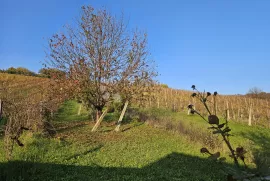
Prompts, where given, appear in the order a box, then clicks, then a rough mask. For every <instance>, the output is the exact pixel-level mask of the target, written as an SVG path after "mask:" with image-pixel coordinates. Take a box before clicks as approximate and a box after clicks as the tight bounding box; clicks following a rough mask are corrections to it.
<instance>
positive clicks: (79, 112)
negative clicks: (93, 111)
mask: <svg viewBox="0 0 270 181" xmlns="http://www.w3.org/2000/svg"><path fill="white" fill-rule="evenodd" d="M81 111H82V104H80V107H79V110H78V113H77V115H78V116H80V115H81Z"/></svg>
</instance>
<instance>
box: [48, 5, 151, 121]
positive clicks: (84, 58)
mask: <svg viewBox="0 0 270 181" xmlns="http://www.w3.org/2000/svg"><path fill="white" fill-rule="evenodd" d="M47 55H48V56H47V59H46V64H47V66H49V67H50V68H56V69H58V70H61V71H62V72H65V74H66V76H65V77H66V78H68V79H70V80H74V82H75V83H76V85H75V84H74V86H76V88H77V90H76V91H77V97H79V99H80V100H81V101H82V102H83V103H84V104H85V105H86V106H87V107H88V109H94V110H95V111H96V113H97V114H96V120H98V119H99V117H100V115H101V114H102V110H103V108H104V107H105V106H106V105H107V104H108V103H110V101H111V99H112V97H113V95H114V94H116V93H121V92H123V93H124V94H126V93H129V94H131V93H132V95H133V94H135V93H136V91H133V88H134V87H135V86H137V87H136V88H135V90H138V88H139V87H141V85H144V86H149V85H146V83H148V82H151V81H152V78H153V76H155V75H156V73H155V71H154V66H153V65H154V64H153V61H152V60H151V59H149V53H148V50H147V36H146V34H145V33H140V32H139V31H135V32H133V33H131V32H129V31H128V30H127V26H126V24H125V23H124V19H123V15H122V16H121V17H119V18H117V17H115V16H112V15H111V14H110V13H109V12H108V11H107V10H94V8H92V7H91V6H83V7H82V13H81V16H80V18H79V19H78V20H77V25H76V26H74V27H71V26H66V29H65V32H64V33H59V34H55V35H53V36H52V38H51V39H49V49H48V51H47ZM138 85H140V86H138ZM127 89H128V91H127ZM137 92H138V91H137ZM139 92H140V91H139Z"/></svg>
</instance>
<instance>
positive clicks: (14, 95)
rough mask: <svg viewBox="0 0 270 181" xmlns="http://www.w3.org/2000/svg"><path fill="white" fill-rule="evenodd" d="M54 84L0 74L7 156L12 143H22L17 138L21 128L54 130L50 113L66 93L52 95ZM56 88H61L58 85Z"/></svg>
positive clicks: (44, 79) (24, 129)
mask: <svg viewBox="0 0 270 181" xmlns="http://www.w3.org/2000/svg"><path fill="white" fill-rule="evenodd" d="M55 85H56V84H55V83H53V82H52V81H50V80H49V79H47V78H37V77H30V76H21V75H11V74H5V73H4V74H0V100H1V108H2V115H1V119H2V120H1V122H2V126H4V128H2V132H3V131H4V133H5V148H6V153H7V157H8V158H11V155H12V150H13V147H14V144H17V145H19V146H23V143H22V142H21V141H20V136H21V134H22V133H23V131H28V130H31V131H34V132H44V133H45V134H50V132H51V131H53V130H52V127H53V126H52V124H51V121H52V117H53V113H54V112H55V111H57V110H58V108H59V105H60V104H61V103H62V102H63V101H64V98H65V97H64V96H65V94H62V96H57V94H53V92H52V91H54V93H55V88H56V87H55ZM57 86H59V85H57ZM48 87H50V89H49V88H48ZM56 89H58V90H57V91H58V92H59V91H61V89H60V87H58V88H56ZM63 95H64V96H63Z"/></svg>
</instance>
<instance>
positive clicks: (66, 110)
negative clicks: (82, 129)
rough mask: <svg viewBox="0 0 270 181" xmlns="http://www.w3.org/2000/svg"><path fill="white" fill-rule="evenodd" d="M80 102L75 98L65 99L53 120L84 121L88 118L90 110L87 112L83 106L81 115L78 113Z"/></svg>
mask: <svg viewBox="0 0 270 181" xmlns="http://www.w3.org/2000/svg"><path fill="white" fill-rule="evenodd" d="M79 107H80V104H78V103H77V102H76V101H75V100H70V101H66V102H65V103H64V104H63V105H62V106H61V107H60V108H59V110H58V112H57V113H56V115H55V118H54V120H55V121H58V122H66V121H86V120H89V119H90V118H89V115H90V112H88V111H87V110H86V109H85V108H84V107H83V106H82V110H81V115H78V110H79Z"/></svg>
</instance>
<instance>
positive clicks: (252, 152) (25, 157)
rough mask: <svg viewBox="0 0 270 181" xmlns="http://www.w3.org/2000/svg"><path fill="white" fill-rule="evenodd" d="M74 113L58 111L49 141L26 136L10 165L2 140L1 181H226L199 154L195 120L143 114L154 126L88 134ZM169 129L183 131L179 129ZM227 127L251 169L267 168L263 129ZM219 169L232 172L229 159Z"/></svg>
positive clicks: (199, 126)
mask: <svg viewBox="0 0 270 181" xmlns="http://www.w3.org/2000/svg"><path fill="white" fill-rule="evenodd" d="M77 109H78V105H77V103H76V102H74V101H70V102H67V103H66V104H65V105H64V106H63V107H62V108H61V111H60V112H59V114H58V120H57V121H56V122H55V126H56V129H57V135H55V136H54V137H53V138H45V137H42V136H39V135H38V134H33V133H31V132H25V134H24V135H23V138H22V142H23V143H24V144H25V146H24V147H23V148H21V147H18V146H15V150H14V159H13V161H11V162H7V161H6V159H5V154H4V149H3V144H4V143H3V140H1V142H0V145H1V147H0V149H1V150H0V162H1V163H0V173H1V174H0V175H1V176H2V179H1V180H5V179H7V180H12V179H15V180H17V179H19V178H20V179H23V180H213V181H218V180H224V178H225V177H226V174H225V172H224V171H222V170H224V167H223V166H222V165H220V163H216V162H215V161H213V160H209V159H207V157H208V156H207V155H203V154H201V153H200V151H199V150H200V148H201V147H203V146H207V147H208V146H209V145H205V143H204V142H203V141H202V140H200V139H197V137H198V136H199V137H202V136H205V137H208V136H209V135H210V133H209V132H208V133H207V131H206V130H207V125H205V123H204V122H203V121H202V120H200V119H199V118H198V117H197V116H187V115H186V114H183V113H175V112H170V111H165V110H160V111H159V112H156V111H155V110H149V111H146V112H144V113H146V114H152V115H155V117H156V119H157V120H156V121H153V120H152V121H150V120H149V121H147V122H140V121H132V122H130V120H125V124H124V125H123V127H122V128H121V129H122V132H119V133H117V132H114V131H113V129H114V124H111V123H110V121H113V120H110V119H109V117H110V116H109V117H108V118H107V119H106V120H107V121H106V122H104V123H103V124H102V127H101V128H100V129H99V131H98V132H96V133H92V132H90V130H91V128H92V126H93V125H94V123H93V122H89V121H87V119H88V118H87V117H85V116H84V115H85V112H84V111H83V112H82V115H81V116H78V115H77ZM64 115H66V117H65V116H64ZM70 117H73V120H70V119H69V118H70ZM76 120H78V121H76ZM160 120H163V122H161V123H160ZM169 123H171V124H170V125H174V124H176V125H181V126H182V129H180V128H179V127H175V126H170V125H169ZM180 123H181V124H180ZM231 127H232V130H233V132H232V134H233V135H234V136H233V137H232V139H233V140H232V141H233V143H234V145H235V146H238V145H241V146H244V147H245V148H246V149H247V150H248V155H249V156H248V158H247V163H248V165H249V167H250V168H254V167H256V165H255V164H254V161H255V163H256V164H261V165H257V167H259V168H261V169H263V168H264V167H263V166H264V165H267V164H269V160H268V159H267V158H269V147H268V145H269V143H268V142H269V140H270V134H269V131H268V130H267V129H264V128H251V127H248V126H245V125H241V124H239V123H234V124H232V125H231ZM183 129H185V130H186V131H183ZM191 130H193V132H190V131H191ZM191 133H192V134H191ZM208 138H209V137H208ZM220 148H221V150H220ZM213 150H219V151H221V154H222V155H224V156H226V154H227V151H226V149H223V148H222V146H221V147H220V146H219V147H213ZM223 165H227V166H228V167H233V166H232V160H231V159H230V158H229V157H227V161H226V163H225V164H223Z"/></svg>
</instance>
